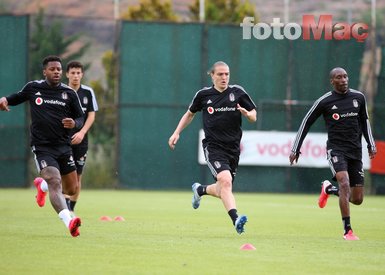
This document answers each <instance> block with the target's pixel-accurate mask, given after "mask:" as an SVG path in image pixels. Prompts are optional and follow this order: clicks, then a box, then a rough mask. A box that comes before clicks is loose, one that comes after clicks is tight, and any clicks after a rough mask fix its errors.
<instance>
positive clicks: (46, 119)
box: [0, 56, 84, 237]
mask: <svg viewBox="0 0 385 275" xmlns="http://www.w3.org/2000/svg"><path fill="white" fill-rule="evenodd" d="M43 75H44V77H45V79H44V80H39V81H37V80H36V81H31V82H28V83H27V84H26V85H25V86H24V87H23V89H22V90H21V91H19V92H17V93H14V94H11V95H9V96H7V97H2V98H0V110H3V111H9V106H15V105H18V104H21V103H23V102H25V101H29V105H30V112H31V128H30V131H31V147H32V152H33V153H34V155H35V162H36V167H37V170H38V172H39V173H40V175H41V177H42V178H44V179H45V181H46V183H47V184H46V186H43V187H42V188H43V190H42V188H41V187H40V186H36V187H37V188H38V198H37V199H38V203H39V202H40V203H41V202H42V199H44V200H45V198H44V197H45V194H46V193H45V192H47V191H48V190H49V198H50V201H51V204H52V206H53V208H54V209H55V211H56V212H57V213H58V215H59V217H60V219H61V220H62V221H63V222H64V224H65V225H66V226H67V227H68V229H69V231H70V233H71V235H72V236H73V237H77V236H79V234H80V232H79V226H80V225H81V220H80V218H79V217H75V218H72V217H71V214H70V211H69V210H68V208H67V204H66V202H65V199H64V196H63V193H66V194H70V195H73V194H75V193H76V191H77V188H78V184H77V178H76V167H75V162H74V160H73V156H72V150H71V139H70V135H69V134H70V129H73V128H77V129H80V128H81V127H82V125H83V122H84V118H83V115H84V113H83V111H82V107H81V105H80V102H79V98H78V96H77V95H76V92H75V91H74V90H73V89H71V88H70V87H68V86H67V85H65V84H63V83H61V82H60V80H61V77H62V62H61V59H60V58H59V57H57V56H48V57H46V58H44V60H43ZM39 199H40V200H39Z"/></svg>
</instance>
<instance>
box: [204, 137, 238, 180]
mask: <svg viewBox="0 0 385 275" xmlns="http://www.w3.org/2000/svg"><path fill="white" fill-rule="evenodd" d="M203 151H204V155H205V159H206V162H207V165H208V167H209V169H210V171H211V174H212V175H213V177H214V179H215V180H217V175H218V174H219V173H220V172H222V171H225V170H229V171H230V173H231V176H232V178H233V181H234V178H235V175H236V173H237V169H238V162H239V153H236V152H232V151H226V150H224V149H223V148H222V147H220V146H218V145H215V144H212V143H210V144H208V143H206V144H203Z"/></svg>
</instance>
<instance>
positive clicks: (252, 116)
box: [237, 104, 257, 122]
mask: <svg viewBox="0 0 385 275" xmlns="http://www.w3.org/2000/svg"><path fill="white" fill-rule="evenodd" d="M237 109H238V110H239V111H240V112H241V114H242V115H243V116H245V117H246V118H247V120H248V121H249V122H256V121H257V110H255V109H252V110H251V111H247V110H246V109H245V108H243V107H241V105H239V104H237Z"/></svg>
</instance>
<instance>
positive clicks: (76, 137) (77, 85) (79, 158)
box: [34, 61, 98, 214]
mask: <svg viewBox="0 0 385 275" xmlns="http://www.w3.org/2000/svg"><path fill="white" fill-rule="evenodd" d="M83 75H84V66H83V64H82V63H81V62H79V61H71V62H69V63H68V64H67V67H66V76H67V78H68V85H69V86H70V87H71V88H72V89H73V90H75V91H76V93H77V95H78V97H79V99H80V103H81V104H82V108H83V111H84V113H85V114H84V117H85V122H84V125H83V127H82V128H81V129H80V130H77V129H75V130H72V132H71V139H72V140H71V143H72V152H73V157H74V160H75V164H76V172H77V179H78V186H79V188H78V189H77V190H76V193H75V194H74V195H72V196H69V195H65V198H66V202H67V206H68V209H69V210H70V211H71V214H73V213H74V211H75V205H76V202H77V200H78V198H79V194H80V189H81V186H82V174H83V169H84V166H85V163H86V159H87V151H88V135H87V133H88V131H89V129H90V128H91V126H92V124H93V123H94V121H95V112H96V111H98V104H97V101H96V97H95V93H94V90H93V89H92V88H91V87H88V86H86V85H84V84H81V81H82V78H83ZM42 181H43V179H42V178H40V177H38V178H36V179H35V180H34V182H35V183H37V184H38V183H39V182H42ZM43 184H44V182H43Z"/></svg>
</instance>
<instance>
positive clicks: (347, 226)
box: [342, 216, 352, 235]
mask: <svg viewBox="0 0 385 275" xmlns="http://www.w3.org/2000/svg"><path fill="white" fill-rule="evenodd" d="M342 223H343V225H344V230H345V233H344V235H345V234H347V233H348V232H349V230H352V227H351V225H350V216H348V217H343V218H342Z"/></svg>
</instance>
